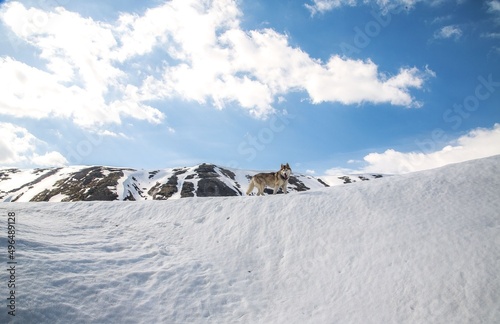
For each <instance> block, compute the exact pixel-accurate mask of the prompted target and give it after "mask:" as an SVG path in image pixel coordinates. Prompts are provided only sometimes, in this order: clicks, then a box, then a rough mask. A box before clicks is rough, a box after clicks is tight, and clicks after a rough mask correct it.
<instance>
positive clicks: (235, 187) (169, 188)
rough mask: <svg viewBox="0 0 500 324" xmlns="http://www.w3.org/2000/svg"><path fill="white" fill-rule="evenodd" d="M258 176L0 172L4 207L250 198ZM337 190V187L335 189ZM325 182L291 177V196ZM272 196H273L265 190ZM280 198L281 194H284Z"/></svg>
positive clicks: (92, 169)
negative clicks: (247, 195)
mask: <svg viewBox="0 0 500 324" xmlns="http://www.w3.org/2000/svg"><path fill="white" fill-rule="evenodd" d="M255 173H257V171H245V170H237V169H230V168H223V167H219V166H216V165H214V164H206V163H203V164H200V165H196V166H194V167H182V168H174V169H162V170H136V169H130V168H116V167H106V166H71V167H63V168H48V169H28V170H21V169H3V170H0V201H4V202H15V201H18V202H28V201H35V202H39V201H94V200H105V201H111V200H166V199H171V198H172V199H174V198H185V197H216V196H241V195H245V191H246V190H247V187H248V182H249V180H250V178H251V176H253V175H254V174H255ZM378 177H380V175H363V176H356V177H353V176H342V177H338V180H339V184H341V183H351V182H355V181H357V180H360V181H365V180H369V179H370V178H378ZM335 184H337V183H335ZM327 186H328V184H327V183H326V182H324V181H323V180H322V179H320V178H316V177H313V176H310V175H303V174H292V176H291V177H290V180H289V185H288V190H289V191H306V190H310V189H317V188H323V187H327ZM266 192H267V193H272V190H270V189H266ZM279 193H281V191H280V192H279Z"/></svg>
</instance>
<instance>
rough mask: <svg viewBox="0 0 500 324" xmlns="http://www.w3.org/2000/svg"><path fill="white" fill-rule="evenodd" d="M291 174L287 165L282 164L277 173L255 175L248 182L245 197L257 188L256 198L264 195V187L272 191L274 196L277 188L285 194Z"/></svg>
mask: <svg viewBox="0 0 500 324" xmlns="http://www.w3.org/2000/svg"><path fill="white" fill-rule="evenodd" d="M291 173H292V169H291V168H290V166H289V165H288V163H287V164H282V165H281V169H280V170H279V171H278V172H269V173H257V174H256V175H254V176H253V177H252V179H251V180H250V184H249V186H248V190H247V196H248V195H250V193H251V192H252V190H253V188H254V187H257V196H259V195H264V189H265V188H266V186H268V187H271V188H273V189H274V192H273V195H275V194H276V192H277V191H278V188H280V187H281V190H283V193H285V194H286V193H287V192H286V187H287V186H288V179H289V178H290V174H291Z"/></svg>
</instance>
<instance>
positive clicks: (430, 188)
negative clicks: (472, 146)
mask: <svg viewBox="0 0 500 324" xmlns="http://www.w3.org/2000/svg"><path fill="white" fill-rule="evenodd" d="M499 171H500V157H498V156H497V157H492V158H488V159H482V160H476V161H470V162H466V163H462V164H456V165H450V166H447V167H444V168H441V169H436V170H430V171H425V172H420V173H414V174H408V175H403V176H393V177H387V178H382V179H379V180H377V181H364V182H362V183H358V184H357V185H345V186H335V187H330V188H323V189H315V190H310V191H306V192H292V193H290V194H288V195H276V196H265V197H247V196H239V197H213V198H203V199H201V198H193V199H173V200H172V199H169V200H167V201H138V202H126V201H114V202H68V203H52V202H49V203H43V204H39V203H16V204H11V203H4V204H0V209H1V211H0V213H1V214H2V215H7V214H8V213H15V217H16V225H15V226H16V233H17V234H16V252H15V253H16V260H17V261H18V265H17V272H16V276H17V277H16V278H18V279H17V281H16V287H15V290H16V291H17V293H16V298H17V300H16V306H17V308H16V316H15V317H12V316H9V315H8V313H7V312H8V309H7V308H6V307H3V310H1V311H0V322H2V323H6V322H7V321H8V320H13V322H14V323H49V322H50V323H499V322H500V307H499V304H498V299H499V296H500V277H499V276H498V269H499V268H500V267H499V266H500V264H499V260H500V217H499V210H500V199H499V198H498V197H499V195H498V194H499V189H498V188H500V172H499ZM131 172H132V171H131ZM190 172H191V171H190V170H187V171H186V172H185V174H189V173H190ZM170 176H171V175H170V174H166V173H164V174H162V173H161V172H159V173H157V174H155V175H153V177H152V178H151V180H152V182H154V181H155V179H158V178H160V177H166V178H168V177H170ZM235 178H237V175H235ZM122 185H124V184H122ZM143 194H144V192H143ZM174 195H179V192H176V193H174ZM6 224H7V221H6V219H5V218H4V219H3V220H2V221H1V230H2V232H3V233H6ZM0 246H2V247H3V248H4V255H6V253H7V240H6V235H2V236H1V238H0ZM2 260H3V261H2V262H4V265H3V267H4V268H5V267H6V259H5V258H3V259H2ZM5 269H7V268H5ZM1 278H3V279H1V280H2V281H3V283H2V284H1V285H0V287H3V288H0V295H2V296H4V297H3V298H4V301H6V300H7V299H6V298H8V293H9V292H8V288H7V281H8V280H9V279H8V273H7V272H6V271H2V276H1Z"/></svg>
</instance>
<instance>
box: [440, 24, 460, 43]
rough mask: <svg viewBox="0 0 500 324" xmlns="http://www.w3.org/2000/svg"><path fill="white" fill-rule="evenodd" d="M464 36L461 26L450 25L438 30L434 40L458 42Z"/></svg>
mask: <svg viewBox="0 0 500 324" xmlns="http://www.w3.org/2000/svg"><path fill="white" fill-rule="evenodd" d="M462 34H463V31H462V29H461V28H460V27H459V26H457V25H448V26H444V27H442V28H441V29H439V30H437V31H436V32H435V33H434V38H435V39H448V38H453V39H455V40H458V39H459V38H460V37H462Z"/></svg>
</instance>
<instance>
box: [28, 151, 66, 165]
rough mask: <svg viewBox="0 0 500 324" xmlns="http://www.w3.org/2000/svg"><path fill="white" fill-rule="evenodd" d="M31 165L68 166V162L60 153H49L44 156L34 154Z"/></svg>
mask: <svg viewBox="0 0 500 324" xmlns="http://www.w3.org/2000/svg"><path fill="white" fill-rule="evenodd" d="M31 164H33V165H36V166H41V167H54V166H64V165H67V164H68V160H66V158H65V157H64V156H62V154H61V153H59V152H55V151H52V152H48V153H45V154H43V155H38V154H36V153H33V156H32V157H31Z"/></svg>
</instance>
